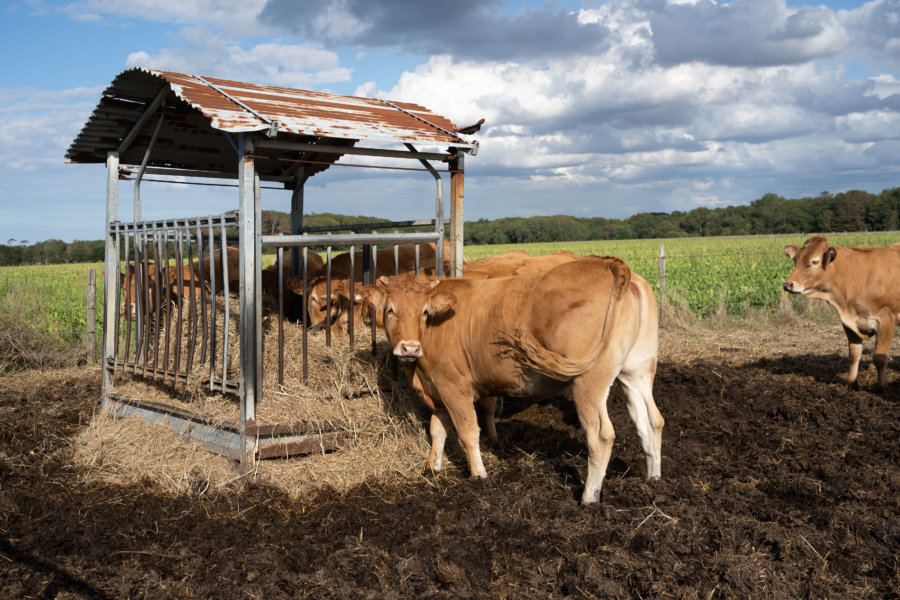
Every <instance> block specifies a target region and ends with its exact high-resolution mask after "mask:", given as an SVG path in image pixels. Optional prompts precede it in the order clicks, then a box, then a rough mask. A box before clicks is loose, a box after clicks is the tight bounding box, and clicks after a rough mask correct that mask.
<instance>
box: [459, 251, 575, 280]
mask: <svg viewBox="0 0 900 600" xmlns="http://www.w3.org/2000/svg"><path fill="white" fill-rule="evenodd" d="M577 258H578V256H577V255H576V254H575V253H573V252H569V251H568V250H561V251H559V252H555V253H553V254H544V255H541V256H531V255H530V254H528V253H527V252H525V251H524V250H510V251H508V252H504V253H502V254H497V255H494V256H488V257H485V258H479V259H477V260H470V261H468V262H467V263H466V264H465V267H464V268H463V277H465V278H466V279H494V278H495V277H510V276H512V275H533V274H535V273H544V272H546V271H549V270H550V269H552V268H553V267H555V266H557V265H561V264H562V263H565V262H569V261H572V260H575V259H577Z"/></svg>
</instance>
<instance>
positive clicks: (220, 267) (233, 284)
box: [186, 246, 241, 294]
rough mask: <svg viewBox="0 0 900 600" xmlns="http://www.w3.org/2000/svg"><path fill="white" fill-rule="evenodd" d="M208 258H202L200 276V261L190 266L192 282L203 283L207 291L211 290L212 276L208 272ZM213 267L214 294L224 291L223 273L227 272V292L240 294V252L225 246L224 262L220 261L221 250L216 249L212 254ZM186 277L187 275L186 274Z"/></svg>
mask: <svg viewBox="0 0 900 600" xmlns="http://www.w3.org/2000/svg"><path fill="white" fill-rule="evenodd" d="M209 264H210V257H209V255H208V254H207V256H205V257H204V258H203V269H202V271H203V272H202V274H201V269H200V261H199V260H195V261H194V263H193V265H192V270H193V276H194V281H197V282H199V281H203V282H204V283H205V284H206V288H207V289H212V287H211V286H212V276H213V273H211V271H210V267H209ZM213 266H214V267H215V279H216V282H215V283H216V293H217V294H218V293H219V292H221V291H223V290H224V289H225V284H224V281H225V271H226V268H227V272H228V292H229V293H231V294H237V293H239V292H240V285H241V251H240V250H239V249H238V248H234V247H232V246H227V247H226V248H225V261H224V262H223V261H222V249H221V248H220V249H218V250H216V251H215V252H214V253H213ZM186 276H187V274H186Z"/></svg>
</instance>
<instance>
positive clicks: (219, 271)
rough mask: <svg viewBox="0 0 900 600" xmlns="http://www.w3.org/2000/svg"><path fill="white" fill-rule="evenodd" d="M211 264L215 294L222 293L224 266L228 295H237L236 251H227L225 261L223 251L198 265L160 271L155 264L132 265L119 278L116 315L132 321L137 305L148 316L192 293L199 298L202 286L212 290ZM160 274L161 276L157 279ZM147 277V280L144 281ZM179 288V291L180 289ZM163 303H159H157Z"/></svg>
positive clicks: (228, 248) (238, 280)
mask: <svg viewBox="0 0 900 600" xmlns="http://www.w3.org/2000/svg"><path fill="white" fill-rule="evenodd" d="M210 263H212V265H213V267H214V268H215V277H216V291H221V290H222V289H223V283H222V282H223V281H224V278H225V270H224V265H225V263H227V271H228V280H229V287H230V290H229V291H230V292H232V293H238V291H239V285H240V252H239V250H238V249H237V248H232V247H227V248H226V250H225V261H224V262H223V260H222V251H221V250H217V251H216V252H215V253H214V258H213V260H212V261H210V258H209V256H207V257H206V258H204V259H203V268H202V269H201V261H199V260H195V261H194V262H193V263H191V264H185V265H181V266H180V267H178V266H175V265H169V266H167V267H165V268H163V269H161V268H160V267H159V265H158V264H157V263H156V262H152V261H148V262H147V263H146V264H145V263H140V264H139V265H138V266H137V268H136V267H135V263H134V262H129V263H128V265H127V266H126V267H125V272H124V273H120V274H119V282H120V286H121V289H122V293H123V298H122V302H121V303H120V304H119V315H128V316H129V317H130V318H132V319H134V318H136V317H137V305H138V303H140V304H141V307H142V309H141V310H142V311H145V312H146V314H148V315H153V314H155V313H156V310H157V308H159V309H165V308H166V307H167V306H169V305H170V304H178V303H179V302H180V300H181V299H182V298H186V297H188V296H189V295H190V294H191V290H193V293H194V296H195V297H199V295H200V287H201V285H205V286H206V288H207V289H212V288H211V284H212V273H211V271H210ZM160 274H162V276H160ZM145 275H146V277H145ZM179 285H180V288H179ZM160 298H162V299H164V301H163V302H159V299H160Z"/></svg>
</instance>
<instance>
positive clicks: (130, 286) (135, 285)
mask: <svg viewBox="0 0 900 600" xmlns="http://www.w3.org/2000/svg"><path fill="white" fill-rule="evenodd" d="M145 274H146V277H145ZM100 276H101V277H103V278H104V279H105V278H106V273H105V272H102V271H101V273H100ZM174 281H175V269H174V267H168V268H167V269H166V276H165V277H164V278H162V279H160V278H159V277H158V273H157V266H156V263H155V262H150V263H148V264H147V265H144V264H143V263H141V264H140V266H139V267H138V268H137V269H135V264H134V262H129V263H128V265H127V266H126V267H125V272H124V273H119V288H120V289H121V290H122V298H121V302H120V303H119V315H120V316H128V317H129V318H131V319H134V318H137V303H138V302H140V303H141V310H143V311H146V312H147V313H148V314H153V313H154V312H156V307H157V304H158V298H159V297H160V296H162V297H167V296H171V293H168V294H167V291H168V290H169V289H170V288H168V287H166V286H167V285H170V284H171V283H172V282H174ZM157 288H159V289H158V290H157ZM166 304H167V303H165V302H163V303H162V306H165V305H166Z"/></svg>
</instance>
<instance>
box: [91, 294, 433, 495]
mask: <svg viewBox="0 0 900 600" xmlns="http://www.w3.org/2000/svg"><path fill="white" fill-rule="evenodd" d="M216 302H217V319H216V320H217V323H216V327H217V330H218V331H217V335H218V336H219V337H218V339H219V340H222V339H223V337H222V333H223V327H224V318H223V315H224V299H223V298H222V297H221V296H219V297H218V298H217V299H216ZM230 304H231V311H230V312H231V314H230V317H229V320H230V323H229V330H230V333H229V355H230V356H231V357H232V358H233V360H232V361H231V363H232V364H231V366H230V368H229V370H228V376H229V378H232V379H235V380H236V379H237V378H238V372H237V370H238V363H239V361H238V356H239V355H238V347H239V338H238V334H237V328H238V315H237V302H236V300H235V299H234V298H232V299H231V301H230ZM190 314H191V311H190V310H185V311H183V321H182V326H183V327H188V326H191V321H190V319H191V316H190ZM173 320H174V319H173ZM170 327H174V323H172V324H170ZM263 329H264V332H263V383H262V387H263V393H262V397H261V398H260V399H259V400H258V401H257V406H256V411H257V412H256V416H257V419H256V423H257V424H258V425H275V424H282V425H292V424H296V423H300V422H303V423H306V424H309V425H313V426H314V427H316V428H317V429H318V430H319V431H323V432H327V431H335V430H337V431H342V432H344V433H346V434H347V436H346V437H347V441H346V442H345V443H344V445H343V446H342V447H341V448H340V449H339V450H337V451H334V452H329V453H320V454H315V455H308V456H301V457H293V458H287V459H268V460H264V461H261V462H259V463H257V464H256V465H255V469H254V471H253V472H251V473H249V474H247V475H244V476H243V477H240V476H239V475H238V469H237V463H236V462H235V461H233V460H230V459H227V458H224V457H221V456H218V455H215V454H212V453H210V452H208V451H206V450H205V449H204V448H203V447H202V445H200V444H199V443H195V442H192V441H191V440H189V439H187V438H184V437H181V436H179V435H177V434H176V433H174V432H173V431H171V430H170V429H169V428H168V427H166V426H164V425H153V426H146V425H143V424H142V423H141V421H140V419H139V418H138V417H130V418H124V419H114V418H112V417H111V416H109V415H108V414H106V413H102V412H101V413H98V414H97V415H96V416H95V417H94V419H93V421H92V423H91V424H90V426H89V427H88V428H86V429H85V430H84V431H83V432H82V433H81V435H80V436H79V438H78V440H77V442H76V452H75V460H76V462H77V463H78V464H79V465H81V466H83V467H86V469H85V473H86V474H85V477H87V478H88V479H96V480H100V481H104V482H115V483H119V484H136V483H139V482H140V481H142V480H145V479H150V480H152V481H154V482H155V483H157V484H158V485H160V486H161V487H162V488H163V489H164V490H167V491H168V492H170V493H172V494H205V493H211V492H215V491H220V490H228V489H229V488H231V487H232V486H240V485H243V484H245V483H247V482H250V481H253V482H256V483H264V484H271V485H274V486H276V487H278V488H280V489H282V490H283V491H285V492H286V493H288V494H290V495H292V496H302V495H304V494H308V493H310V492H313V491H315V490H318V489H321V488H324V487H330V488H334V489H336V490H339V491H346V490H347V489H349V488H351V487H354V486H356V485H359V484H361V483H363V482H364V481H366V480H369V479H371V478H377V479H378V480H380V481H386V480H393V479H397V478H409V477H413V476H417V475H419V474H420V473H422V472H423V470H424V464H425V457H426V456H427V454H428V439H427V436H426V434H425V428H424V427H423V420H424V418H425V416H426V413H425V411H424V410H423V405H422V402H421V401H420V400H419V399H418V398H417V397H416V394H415V392H413V391H412V389H411V388H410V387H409V386H408V385H407V383H406V382H405V381H404V380H403V379H402V376H398V377H394V375H393V373H392V371H393V367H392V365H391V364H390V360H389V359H388V357H387V355H388V354H389V353H388V352H386V351H385V350H386V348H387V341H386V339H385V338H384V336H383V334H379V336H378V337H376V344H377V348H378V354H377V356H375V357H373V356H372V353H371V347H372V344H371V338H370V336H369V333H368V330H367V331H365V332H362V333H361V334H358V335H357V338H356V341H355V342H356V343H355V344H354V347H353V348H349V344H348V340H347V338H346V337H345V336H341V337H338V336H335V337H333V338H332V346H331V347H330V348H329V347H327V346H326V345H325V339H324V335H312V334H309V335H308V338H307V339H308V373H309V377H308V379H307V380H306V381H304V380H303V376H302V374H303V373H302V371H303V357H302V339H303V332H302V328H300V327H298V326H297V325H294V324H292V323H288V322H285V323H284V340H285V341H284V383H283V385H280V384H279V382H278V322H277V316H275V315H273V314H271V313H270V314H269V315H268V316H266V317H265V319H264V326H263ZM173 330H174V329H173ZM185 331H187V329H185ZM186 351H187V341H186V340H185V341H184V343H183V344H182V353H186ZM169 352H170V360H171V359H172V356H171V355H172V353H173V349H172V348H171V347H170V349H169ZM161 355H162V354H160V356H161ZM220 356H221V355H220ZM219 360H220V361H221V358H220V359H219ZM184 361H185V359H184V357H182V369H183V368H184V366H183V365H184ZM195 361H196V357H195ZM208 378H209V366H208V365H200V364H199V361H197V362H195V363H194V365H193V366H192V369H191V377H190V380H189V382H188V383H187V385H184V384H178V385H175V384H172V383H171V382H170V383H161V382H154V381H150V380H147V379H145V378H143V377H140V376H134V375H131V374H129V373H124V374H123V373H121V372H117V373H116V376H115V382H114V387H113V389H112V391H113V392H115V393H117V394H121V395H123V396H126V397H129V398H139V399H141V400H146V401H153V402H159V403H163V404H166V405H169V406H172V407H173V408H177V409H181V410H185V411H189V412H191V413H195V414H198V415H200V416H202V417H204V418H206V419H208V420H210V421H212V422H213V423H216V424H223V423H236V422H238V421H239V419H240V403H239V399H238V398H237V396H235V395H234V394H229V393H221V392H213V393H210V392H209V386H208Z"/></svg>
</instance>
